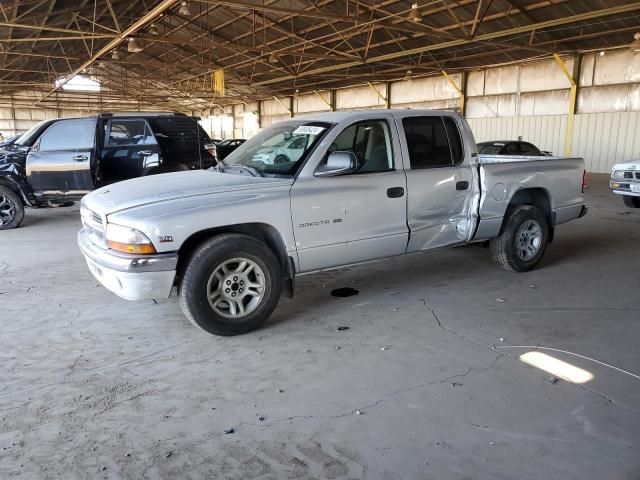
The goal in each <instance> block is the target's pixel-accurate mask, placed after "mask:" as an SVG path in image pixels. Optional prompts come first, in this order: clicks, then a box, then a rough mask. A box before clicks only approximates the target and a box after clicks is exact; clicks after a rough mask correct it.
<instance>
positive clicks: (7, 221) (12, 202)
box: [0, 186, 24, 230]
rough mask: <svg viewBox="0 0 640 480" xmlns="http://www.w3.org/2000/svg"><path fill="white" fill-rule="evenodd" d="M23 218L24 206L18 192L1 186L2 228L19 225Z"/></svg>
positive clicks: (6, 228)
mask: <svg viewBox="0 0 640 480" xmlns="http://www.w3.org/2000/svg"><path fill="white" fill-rule="evenodd" d="M23 218H24V206H23V205H22V200H21V199H20V197H19V196H18V194H17V193H16V192H14V191H13V190H11V189H9V188H7V187H2V186H0V230H9V229H10V228H16V227H18V226H19V225H20V224H21V223H22V219H23Z"/></svg>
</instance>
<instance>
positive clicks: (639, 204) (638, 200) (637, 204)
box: [622, 195, 640, 208]
mask: <svg viewBox="0 0 640 480" xmlns="http://www.w3.org/2000/svg"><path fill="white" fill-rule="evenodd" d="M622 200H623V201H624V204H625V205H626V206H627V207H629V208H640V197H632V196H631V195H623V196H622Z"/></svg>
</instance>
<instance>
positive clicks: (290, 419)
mask: <svg viewBox="0 0 640 480" xmlns="http://www.w3.org/2000/svg"><path fill="white" fill-rule="evenodd" d="M494 353H496V357H495V358H494V359H493V360H492V361H491V363H490V364H489V365H487V366H486V367H482V368H474V367H468V368H467V369H466V370H465V371H464V372H463V373H456V374H455V375H449V376H448V377H445V378H442V379H440V380H436V381H433V382H425V383H421V384H418V385H413V386H411V387H407V388H401V389H398V390H394V391H392V392H389V393H385V394H384V395H382V396H381V397H380V398H378V399H377V400H375V401H373V402H370V403H368V404H366V405H364V406H361V407H358V408H355V409H353V410H349V411H348V412H345V413H340V414H336V415H294V416H291V417H283V418H277V419H275V420H273V421H271V422H261V423H254V422H248V421H241V422H240V423H238V424H235V425H233V426H232V427H230V428H232V429H234V430H237V429H239V428H241V427H245V426H249V427H254V428H255V427H257V428H266V427H271V426H275V425H277V424H279V423H292V422H294V421H296V420H314V419H324V420H333V419H340V418H344V417H350V416H353V415H355V414H356V412H357V411H364V412H367V411H370V410H371V409H373V408H375V407H377V406H378V405H380V404H381V403H383V402H384V401H386V400H388V399H389V398H392V397H395V396H397V395H400V394H402V393H407V392H413V391H415V390H419V389H421V388H426V387H429V386H432V385H441V384H443V383H447V382H450V381H451V380H454V379H456V378H461V377H466V376H467V375H469V374H472V373H481V372H486V371H488V370H491V369H492V368H495V366H496V365H497V363H498V361H499V360H500V359H501V358H502V357H504V356H507V355H506V354H503V353H500V352H495V351H494ZM225 435H227V434H224V433H222V434H221V433H215V434H211V435H209V436H207V437H206V438H203V439H201V440H199V441H197V442H193V443H191V444H189V445H186V446H184V447H182V448H174V449H172V450H171V452H172V453H173V454H176V453H180V452H184V451H187V450H189V449H191V448H193V447H195V446H198V445H201V444H203V443H206V442H208V441H210V440H213V439H214V438H216V437H222V436H225ZM166 453H167V452H165V453H162V454H156V455H154V456H153V457H151V463H150V464H149V465H147V466H146V467H145V468H144V470H143V471H142V473H141V474H140V476H139V477H138V478H139V479H142V478H144V476H145V475H146V473H147V471H149V469H150V468H151V467H153V466H154V465H155V462H156V460H157V459H158V458H160V457H161V456H163V455H166Z"/></svg>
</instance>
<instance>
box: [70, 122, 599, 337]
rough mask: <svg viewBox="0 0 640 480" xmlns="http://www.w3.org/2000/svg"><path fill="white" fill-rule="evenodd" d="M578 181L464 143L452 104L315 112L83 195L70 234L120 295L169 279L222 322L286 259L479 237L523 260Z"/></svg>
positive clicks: (246, 306) (336, 260)
mask: <svg viewBox="0 0 640 480" xmlns="http://www.w3.org/2000/svg"><path fill="white" fill-rule="evenodd" d="M294 138H295V139H296V141H295V142H291V140H292V139H294ZM286 145H295V147H296V148H291V149H287V148H286ZM300 145H303V148H300ZM271 149H273V150H274V151H275V150H277V155H269V152H270V150H271ZM583 182H584V161H583V160H582V159H580V158H558V157H508V156H495V157H492V156H486V157H479V156H478V154H477V151H476V144H475V142H474V139H473V134H472V133H471V130H470V129H469V126H468V125H467V122H466V121H465V120H464V118H462V117H461V116H459V115H457V114H455V113H452V112H440V111H433V110H384V111H381V110H377V111H366V112H362V111H361V112H340V113H323V114H317V115H312V116H308V117H303V118H296V119H293V118H292V119H291V120H287V121H284V122H281V123H278V124H276V125H273V126H271V127H269V128H267V129H265V130H263V131H262V132H261V133H259V134H258V135H256V136H255V137H253V138H251V139H250V140H248V141H247V142H246V143H244V144H243V145H242V146H240V147H239V148H238V149H237V150H236V151H234V152H233V153H232V154H231V155H229V156H228V157H227V158H226V159H225V160H224V163H222V162H221V163H220V164H219V165H218V166H217V167H216V168H214V169H211V170H208V171H193V172H182V173H169V174H162V175H156V176H152V177H147V178H141V179H136V180H130V181H125V182H121V183H117V184H114V185H111V186H108V187H105V188H102V189H99V190H96V191H94V192H92V193H90V194H89V195H87V196H86V197H84V199H83V200H82V207H81V215H82V222H83V228H82V230H81V231H80V233H79V235H78V244H79V246H80V249H81V250H82V253H83V254H84V256H85V258H86V260H87V264H88V266H89V269H90V270H91V272H92V273H93V275H94V276H95V277H96V278H97V279H98V280H99V281H100V282H101V283H102V284H103V285H104V286H105V287H106V288H108V289H109V290H111V291H112V292H114V293H115V294H117V295H119V296H120V297H122V298H125V299H129V300H138V299H149V298H161V297H169V295H170V293H171V291H172V289H173V287H174V286H177V291H178V294H179V297H180V305H181V307H182V310H183V312H184V313H185V315H186V316H187V317H188V318H189V319H190V320H191V321H192V322H193V323H194V324H195V325H197V326H199V327H201V328H202V329H204V330H206V331H207V332H210V333H214V334H218V335H236V334H240V333H244V332H248V331H250V330H252V329H255V328H257V327H258V326H259V325H261V324H262V323H263V322H264V321H265V320H266V319H267V318H268V317H269V316H270V315H271V313H272V311H273V310H274V308H275V307H276V304H277V303H278V300H279V298H280V295H281V293H282V292H283V290H284V292H285V293H286V294H288V295H289V296H292V295H293V291H294V280H295V277H296V275H299V274H302V273H308V272H313V271H317V270H321V269H326V268H331V267H337V266H343V265H348V264H354V263H358V262H365V261H369V260H375V259H381V258H386V257H392V256H394V255H401V254H405V253H413V252H419V251H423V250H431V249H434V248H439V247H447V246H455V245H463V244H467V243H472V242H483V241H490V245H491V253H492V255H493V258H494V260H495V261H496V262H497V263H498V264H499V265H500V266H502V267H504V268H506V269H508V270H511V271H516V272H524V271H527V270H530V269H532V268H533V267H534V266H535V265H536V264H537V263H538V262H539V261H540V258H541V257H542V255H543V253H544V251H545V248H546V246H547V243H549V242H551V241H552V239H553V234H554V228H555V226H556V225H558V224H561V223H564V222H568V221H570V220H573V219H576V218H579V217H581V216H583V215H584V214H585V213H586V211H587V207H586V206H585V205H584V203H583V187H584V186H583Z"/></svg>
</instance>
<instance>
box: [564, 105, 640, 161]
mask: <svg viewBox="0 0 640 480" xmlns="http://www.w3.org/2000/svg"><path fill="white" fill-rule="evenodd" d="M571 153H572V154H573V155H577V156H580V157H583V158H584V160H585V163H586V167H587V171H589V172H594V173H609V172H610V171H611V167H612V166H613V165H614V164H615V163H616V162H620V161H622V160H631V159H634V158H640V112H609V113H584V114H580V115H576V119H575V128H574V133H573V146H572V149H571Z"/></svg>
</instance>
